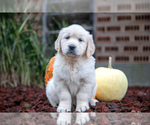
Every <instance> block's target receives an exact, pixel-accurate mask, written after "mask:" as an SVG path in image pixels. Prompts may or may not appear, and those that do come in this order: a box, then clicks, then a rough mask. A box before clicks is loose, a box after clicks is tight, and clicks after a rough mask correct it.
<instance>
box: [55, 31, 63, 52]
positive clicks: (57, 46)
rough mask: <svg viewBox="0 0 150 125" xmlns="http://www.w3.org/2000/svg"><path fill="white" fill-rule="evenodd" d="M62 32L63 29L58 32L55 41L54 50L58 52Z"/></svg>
mask: <svg viewBox="0 0 150 125" xmlns="http://www.w3.org/2000/svg"><path fill="white" fill-rule="evenodd" d="M62 32H63V29H62V30H61V31H60V32H59V35H58V37H57V39H56V41H55V50H56V51H58V52H60V49H61V45H60V44H61V43H60V42H61V38H62Z"/></svg>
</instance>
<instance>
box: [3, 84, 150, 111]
mask: <svg viewBox="0 0 150 125" xmlns="http://www.w3.org/2000/svg"><path fill="white" fill-rule="evenodd" d="M0 112H56V108H53V107H52V106H51V105H50V103H49V102H48V99H47V98H46V95H45V89H41V88H38V87H35V88H30V87H27V88H26V87H22V86H21V87H17V88H15V89H12V88H0ZM72 112H75V108H73V107H72ZM86 112H150V87H129V88H128V91H127V93H126V95H125V97H124V98H123V99H122V100H121V101H118V100H114V101H111V102H98V103H97V104H96V106H91V108H90V109H89V110H88V111H86Z"/></svg>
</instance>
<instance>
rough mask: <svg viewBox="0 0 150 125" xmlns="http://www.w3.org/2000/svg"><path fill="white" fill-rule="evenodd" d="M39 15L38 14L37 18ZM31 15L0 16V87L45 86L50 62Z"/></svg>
mask: <svg viewBox="0 0 150 125" xmlns="http://www.w3.org/2000/svg"><path fill="white" fill-rule="evenodd" d="M35 16H36V15H35ZM35 16H34V17H32V19H30V20H29V17H30V18H31V14H28V15H27V14H25V13H24V14H20V18H19V19H17V18H18V17H17V16H16V14H6V13H5V14H0V84H1V86H11V87H16V86H18V85H25V86H34V85H39V86H43V83H44V74H45V69H46V65H47V61H46V59H45V57H44V50H43V46H42V42H41V41H40V39H39V38H38V36H37V33H36V31H34V30H33V29H32V25H31V24H32V23H33V21H34V19H35ZM17 20H19V21H17Z"/></svg>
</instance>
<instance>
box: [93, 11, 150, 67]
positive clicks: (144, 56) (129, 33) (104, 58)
mask: <svg viewBox="0 0 150 125" xmlns="http://www.w3.org/2000/svg"><path fill="white" fill-rule="evenodd" d="M95 42H96V54H95V56H96V60H97V63H107V62H108V57H109V56H112V57H113V62H114V63H127V64H134V63H142V64H148V63H150V13H135V14H132V13H129V14H124V13H121V14H117V13H108V14H99V13H97V14H96V15H95Z"/></svg>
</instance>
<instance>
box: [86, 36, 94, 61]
mask: <svg viewBox="0 0 150 125" xmlns="http://www.w3.org/2000/svg"><path fill="white" fill-rule="evenodd" d="M94 52H95V45H94V41H93V38H92V35H90V34H89V39H88V43H87V52H86V55H87V57H88V58H89V57H90V56H92V55H93V54H94Z"/></svg>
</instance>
